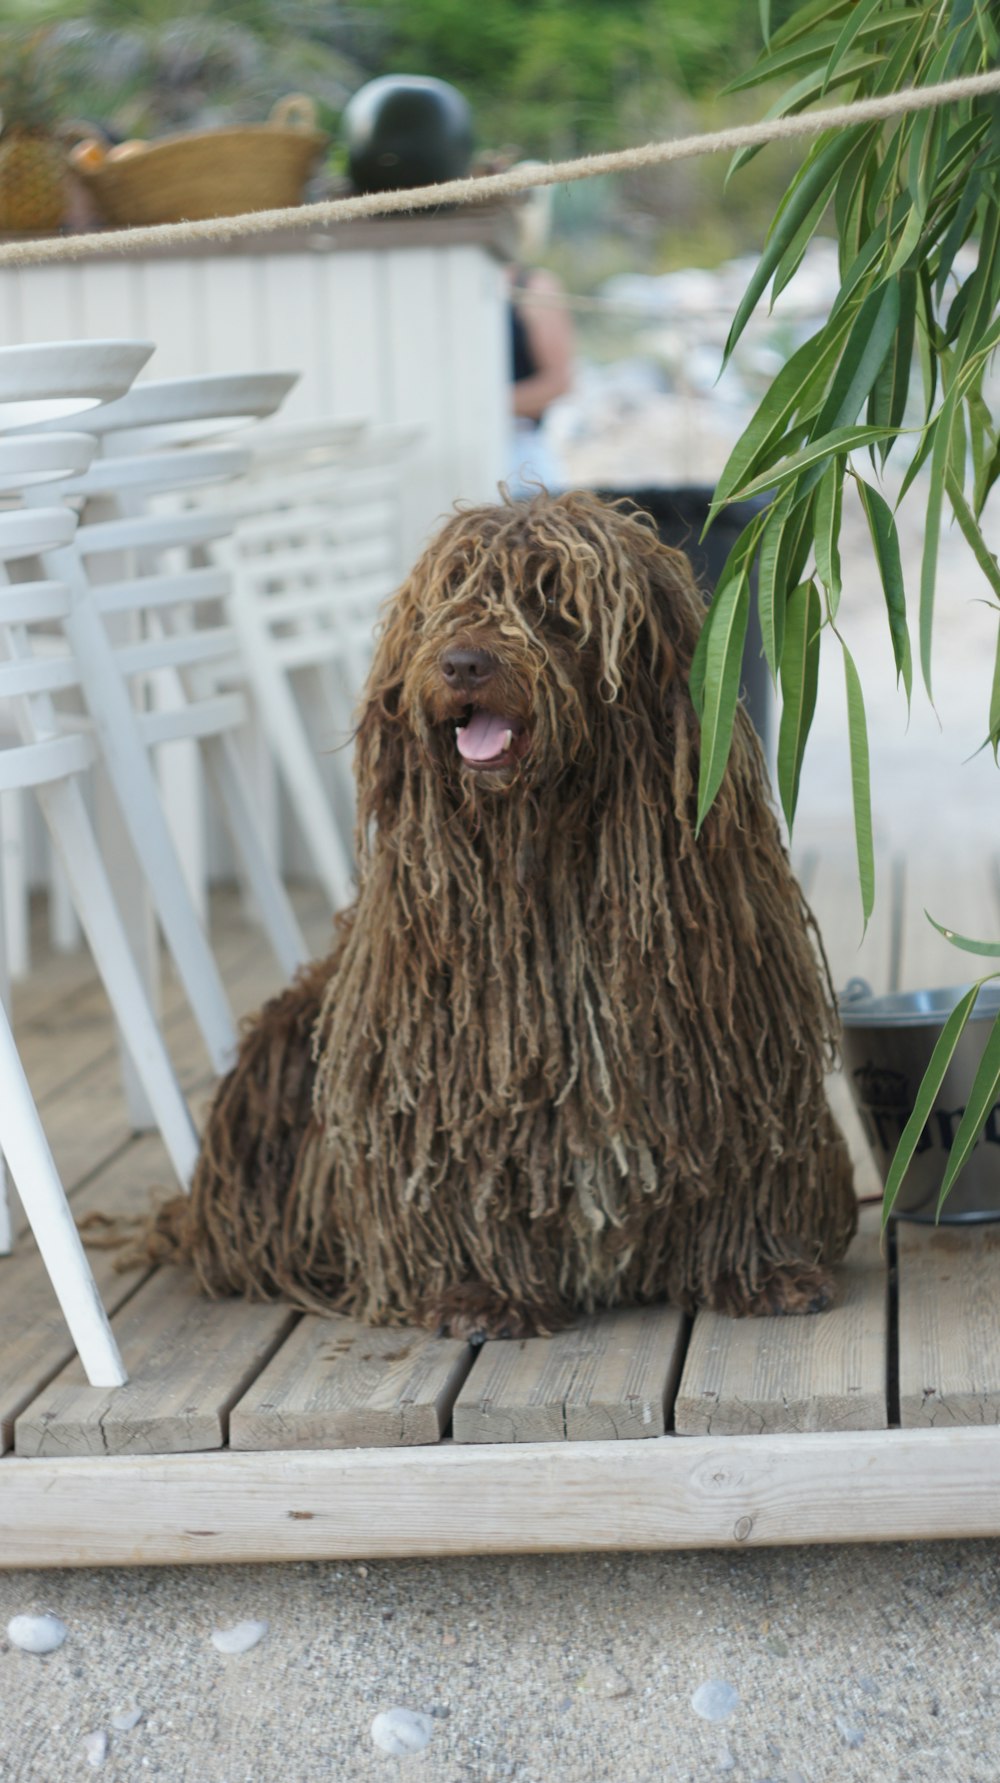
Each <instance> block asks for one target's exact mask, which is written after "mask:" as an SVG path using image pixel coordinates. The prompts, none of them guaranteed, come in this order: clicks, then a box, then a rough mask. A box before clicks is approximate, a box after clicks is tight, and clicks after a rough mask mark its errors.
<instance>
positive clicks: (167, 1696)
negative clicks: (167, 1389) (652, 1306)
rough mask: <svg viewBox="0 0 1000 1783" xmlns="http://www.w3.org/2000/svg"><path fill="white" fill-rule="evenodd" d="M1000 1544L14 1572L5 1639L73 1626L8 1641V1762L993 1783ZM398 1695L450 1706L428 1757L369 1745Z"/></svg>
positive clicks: (61, 1769) (998, 1747) (2, 1587)
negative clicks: (714, 1705) (32, 1643)
mask: <svg viewBox="0 0 1000 1783" xmlns="http://www.w3.org/2000/svg"><path fill="white" fill-rule="evenodd" d="M998 1560H1000V1544H998V1543H996V1542H988V1543H987V1542H978V1543H967V1544H964V1545H961V1546H959V1545H955V1544H950V1543H949V1544H942V1545H936V1546H932V1545H923V1546H916V1545H915V1546H902V1545H899V1546H889V1547H883V1548H840V1549H836V1548H813V1549H808V1548H807V1549H797V1550H791V1549H773V1550H768V1551H758V1552H755V1553H740V1554H738V1555H730V1554H726V1553H709V1554H666V1555H665V1554H658V1555H643V1554H632V1555H617V1556H614V1557H612V1558H606V1557H594V1556H588V1555H579V1556H575V1557H570V1558H563V1557H559V1558H551V1559H545V1558H542V1559H539V1558H537V1557H536V1558H531V1559H528V1558H517V1559H500V1560H497V1559H494V1560H485V1559H484V1560H448V1561H422V1562H407V1563H402V1562H396V1563H391V1562H385V1561H383V1562H379V1563H378V1564H372V1565H369V1566H368V1567H367V1568H362V1567H359V1566H357V1565H354V1564H351V1565H347V1566H343V1565H336V1564H331V1565H327V1566H323V1565H308V1566H289V1567H272V1568H266V1567H236V1568H226V1569H221V1568H220V1569H216V1570H210V1569H204V1570H195V1569H193V1568H181V1569H176V1570H164V1571H152V1570H147V1569H142V1570H137V1571H131V1572H125V1571H113V1572H104V1573H99V1572H86V1573H69V1572H61V1573H55V1572H52V1573H24V1574H20V1575H18V1574H5V1575H2V1576H0V1629H2V1628H5V1627H6V1624H7V1620H8V1618H9V1617H10V1616H12V1615H14V1614H15V1613H18V1612H21V1611H36V1610H39V1609H44V1608H48V1609H51V1610H54V1611H55V1612H56V1614H57V1615H59V1616H60V1617H61V1618H62V1620H63V1621H64V1622H65V1623H66V1625H67V1628H68V1630H69V1634H68V1638H67V1640H66V1643H65V1645H64V1646H63V1647H62V1648H61V1649H60V1651H59V1652H57V1653H54V1654H52V1655H51V1656H49V1657H47V1658H37V1657H35V1656H33V1655H30V1654H26V1653H21V1652H18V1651H17V1650H15V1649H14V1648H12V1647H11V1646H10V1644H9V1642H6V1641H3V1642H2V1643H0V1729H2V1731H0V1778H2V1779H3V1780H4V1783H29V1780H30V1783H57V1780H58V1783H61V1780H62V1779H64V1778H78V1777H85V1776H88V1775H91V1774H93V1770H97V1771H98V1772H99V1774H100V1775H101V1776H102V1777H104V1778H106V1779H107V1780H108V1783H112V1780H114V1783H118V1780H122V1783H125V1780H127V1783H143V1780H144V1779H145V1778H147V1777H149V1778H154V1777H155V1778H160V1779H162V1780H164V1783H279V1780H280V1783H376V1780H382V1783H392V1780H393V1779H396V1778H398V1779H399V1780H400V1783H404V1779H407V1778H411V1777H412V1778H413V1780H414V1783H417V1779H420V1780H421V1783H500V1780H506V1779H514V1780H515V1783H668V1780H669V1783H674V1780H676V1783H702V1780H703V1779H706V1780H707V1779H712V1778H715V1777H722V1776H729V1777H732V1778H733V1779H735V1780H736V1783H803V1780H805V1783H848V1780H853V1779H865V1780H866V1783H996V1779H997V1777H1000V1730H998V1726H997V1716H996V1698H997V1688H998V1683H1000V1620H998V1611H1000V1567H998ZM247 1618H266V1619H267V1621H268V1623H269V1630H268V1633H267V1634H266V1635H265V1636H264V1638H263V1640H261V1642H260V1643H259V1645H257V1646H256V1647H254V1648H253V1649H252V1651H250V1652H248V1653H246V1654H243V1655H242V1656H239V1657H231V1658H227V1657H224V1656H222V1655H221V1654H219V1653H218V1652H216V1651H215V1650H214V1648H213V1647H212V1645H211V1635H212V1631H213V1629H215V1628H217V1627H219V1626H224V1625H228V1624H231V1623H235V1622H239V1621H242V1620H244V1619H247ZM712 1680H724V1681H725V1682H726V1683H728V1684H729V1685H730V1686H731V1687H732V1689H733V1690H734V1691H735V1692H737V1693H738V1697H739V1701H738V1704H737V1706H736V1707H735V1709H734V1710H733V1712H732V1714H731V1715H730V1716H729V1718H728V1719H727V1720H726V1721H725V1722H722V1723H716V1724H713V1723H709V1722H705V1721H703V1720H700V1719H699V1717H698V1716H697V1715H696V1714H695V1712H694V1710H693V1709H692V1706H691V1698H692V1696H693V1695H694V1693H695V1692H696V1691H697V1690H698V1689H699V1688H700V1687H701V1686H702V1685H703V1684H705V1683H707V1682H710V1681H712ZM609 1690H615V1691H624V1694H621V1695H614V1696H608V1695H607V1694H606V1692H607V1691H609ZM133 1704H134V1705H136V1706H138V1707H140V1708H141V1709H142V1711H143V1718H142V1720H141V1721H140V1722H139V1723H138V1725H137V1726H136V1727H135V1728H133V1729H132V1730H131V1731H128V1732H115V1731H114V1730H112V1728H111V1718H112V1716H113V1715H115V1714H118V1713H119V1712H121V1711H124V1710H127V1709H128V1708H129V1707H130V1706H131V1705H133ZM397 1706H398V1707H402V1708H407V1709H411V1710H415V1711H417V1712H418V1713H421V1714H429V1715H430V1716H432V1718H433V1733H432V1735H431V1739H430V1742H429V1744H428V1745H427V1747H426V1749H425V1750H424V1751H422V1752H420V1753H419V1754H415V1755H412V1756H406V1757H402V1758H391V1757H386V1756H383V1755H382V1754H381V1753H379V1752H378V1751H377V1750H376V1748H375V1746H374V1745H373V1743H372V1739H371V1724H372V1721H373V1719H374V1717H375V1716H376V1714H378V1713H379V1712H381V1711H383V1710H386V1709H389V1708H392V1707H397ZM101 1730H106V1731H108V1733H109V1744H108V1754H107V1758H106V1761H105V1762H104V1763H103V1764H102V1765H100V1766H99V1767H92V1766H91V1763H90V1761H89V1760H88V1758H87V1756H86V1752H87V1747H86V1744H85V1742H86V1741H87V1739H88V1736H90V1735H93V1734H94V1733H99V1732H100V1731H101Z"/></svg>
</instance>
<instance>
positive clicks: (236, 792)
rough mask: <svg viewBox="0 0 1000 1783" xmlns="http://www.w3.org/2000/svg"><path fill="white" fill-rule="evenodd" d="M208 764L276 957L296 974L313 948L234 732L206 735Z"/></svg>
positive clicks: (287, 970) (291, 972)
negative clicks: (267, 838)
mask: <svg viewBox="0 0 1000 1783" xmlns="http://www.w3.org/2000/svg"><path fill="white" fill-rule="evenodd" d="M205 765H206V767H207V769H208V776H209V780H210V782H211V785H212V790H213V792H214V793H215V796H216V798H217V799H218V802H219V807H220V809H221V811H222V813H223V816H224V817H225V819H226V824H227V827H228V829H229V833H230V835H231V836H232V839H233V844H234V846H235V848H236V851H237V854H238V855H239V858H240V861H241V862H242V865H243V869H244V871H245V873H246V876H247V880H248V881H249V885H250V890H251V892H252V894H253V897H254V900H255V902H256V905H257V908H258V910H259V912H260V918H261V921H262V923H263V924H264V928H265V930H266V932H267V936H268V939H269V940H270V943H271V946H272V948H273V949H274V954H275V957H276V959H277V960H278V963H279V965H280V966H281V969H282V971H283V972H285V973H286V974H287V975H288V976H289V977H291V975H292V974H293V973H294V972H297V971H298V969H299V967H300V966H304V965H305V963H306V961H307V960H308V959H309V949H308V947H307V946H306V942H305V937H304V935H303V933H302V930H301V929H300V928H299V923H298V918H297V917H296V915H295V912H294V910H293V909H292V906H291V902H290V900H289V897H288V893H287V891H286V890H285V886H284V882H283V881H282V879H281V877H280V875H279V874H278V873H277V871H276V869H275V867H274V865H273V863H272V862H271V860H270V859H269V857H268V853H267V849H266V847H265V845H264V843H263V841H262V839H261V836H260V834H259V832H258V829H257V823H256V819H255V817H254V812H253V807H252V805H251V803H250V799H249V795H248V793H247V789H246V783H245V781H244V779H243V772H242V769H241V766H240V760H239V756H238V754H237V750H236V744H235V742H234V740H233V738H232V736H231V735H229V734H226V735H223V736H220V737H206V739H205Z"/></svg>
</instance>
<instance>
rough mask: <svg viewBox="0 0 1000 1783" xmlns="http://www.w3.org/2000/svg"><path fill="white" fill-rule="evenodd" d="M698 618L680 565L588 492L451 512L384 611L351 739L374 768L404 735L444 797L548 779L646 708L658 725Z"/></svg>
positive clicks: (592, 752)
mask: <svg viewBox="0 0 1000 1783" xmlns="http://www.w3.org/2000/svg"><path fill="white" fill-rule="evenodd" d="M666 583H670V584H671V587H672V592H673V593H676V595H677V597H678V598H677V599H676V600H673V599H672V598H671V594H670V593H669V592H668V594H667V595H666V597H665V594H664V589H665V584H666ZM673 584H676V588H675V589H674V588H673ZM672 609H673V611H672ZM699 617H700V608H699V603H698V597H697V595H696V594H695V593H694V591H693V587H692V585H691V582H690V576H689V575H688V573H687V571H686V565H685V564H684V560H683V559H680V558H678V557H677V554H676V553H673V552H669V551H666V550H665V548H664V547H663V546H662V545H660V544H659V542H658V540H657V539H656V537H655V534H653V533H652V531H651V530H650V529H649V528H648V527H647V526H645V525H641V524H640V523H639V522H637V521H636V520H634V519H632V518H630V517H629V516H628V515H626V514H623V513H620V512H619V511H617V510H616V509H614V508H612V507H609V506H607V505H605V504H604V503H602V502H600V501H598V500H597V499H596V498H595V497H593V496H588V495H584V494H575V495H566V496H558V497H550V496H544V495H542V496H538V497H536V498H535V499H534V500H532V501H529V502H519V503H514V504H512V503H509V502H507V503H504V504H502V505H498V506H496V507H490V508H480V509H475V510H470V511H467V512H465V513H461V514H458V515H457V516H456V517H455V518H454V519H453V520H451V521H450V522H449V523H448V524H447V525H446V526H445V528H444V529H443V531H442V532H441V533H440V534H439V535H438V538H437V539H436V540H435V542H434V544H433V545H432V546H431V547H430V548H429V550H428V551H427V552H425V554H424V556H423V558H422V559H421V561H420V563H419V564H418V565H417V566H416V569H415V570H414V572H413V574H412V575H411V577H410V579H409V581H408V582H407V583H406V584H405V585H404V587H403V589H402V590H401V591H400V594H399V595H398V596H397V597H396V601H395V602H394V604H393V607H392V608H391V610H390V612H389V615H388V618H387V622H386V626H385V629H384V631H383V634H382V637H381V639H380V643H379V647H378V651H377V654H376V660H375V664H374V667H373V671H372V677H371V681H370V684H369V691H368V698H367V704H366V709H365V714H364V717H363V719H362V726H361V735H362V740H364V738H365V733H366V727H368V729H369V730H370V729H371V728H372V727H373V726H377V727H378V728H379V729H380V730H381V731H382V737H381V739H380V746H377V747H376V749H375V754H376V755H377V756H380V757H381V759H382V766H383V769H384V768H385V766H386V765H387V764H386V755H387V753H390V754H391V753H392V750H391V748H390V743H391V741H392V740H395V742H396V743H397V744H405V740H406V738H407V737H408V738H409V741H410V744H411V745H415V746H416V748H417V750H418V751H419V754H420V757H421V759H422V760H423V761H424V762H426V763H429V764H430V765H432V766H433V768H434V769H435V771H436V773H437V774H438V775H439V776H440V777H441V778H442V779H443V780H444V781H446V782H447V783H448V784H449V785H450V786H452V787H454V789H455V792H456V795H457V796H458V797H462V796H463V793H468V792H469V791H470V790H472V789H473V788H475V789H477V790H478V791H482V792H484V793H494V794H503V793H506V792H511V791H514V790H515V789H517V788H518V787H528V788H532V789H541V788H543V787H544V786H546V785H552V784H554V783H555V782H556V781H557V780H559V779H560V777H561V776H562V775H563V774H564V773H565V771H566V769H567V768H570V767H572V766H579V765H582V764H587V763H588V762H592V761H593V760H594V759H595V758H596V756H597V755H598V754H602V755H607V753H608V750H609V748H613V747H614V741H613V733H614V730H615V727H616V726H617V727H618V728H619V731H621V732H622V735H623V746H626V743H625V741H624V738H625V734H626V733H627V732H628V729H629V726H632V727H633V728H634V726H635V724H636V722H637V720H641V716H642V710H645V709H646V708H652V707H653V706H654V705H655V703H656V702H657V701H659V703H660V721H661V723H662V722H663V720H664V707H663V698H664V694H665V692H666V689H667V687H668V686H669V684H670V683H671V682H672V680H673V679H674V677H675V675H676V672H677V668H678V660H679V658H685V657H686V658H687V659H688V660H689V658H690V651H691V650H692V649H693V645H694V638H695V635H696V632H697V623H698V618H699ZM640 709H642V710H640ZM647 716H648V714H647Z"/></svg>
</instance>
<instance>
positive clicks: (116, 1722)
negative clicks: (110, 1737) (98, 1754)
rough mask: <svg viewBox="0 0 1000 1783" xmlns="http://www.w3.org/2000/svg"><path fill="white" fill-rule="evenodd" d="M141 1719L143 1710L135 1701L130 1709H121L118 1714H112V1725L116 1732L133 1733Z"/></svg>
mask: <svg viewBox="0 0 1000 1783" xmlns="http://www.w3.org/2000/svg"><path fill="white" fill-rule="evenodd" d="M141 1720H142V1710H141V1709H140V1708H138V1707H137V1705H136V1704H134V1703H133V1705H132V1707H131V1708H130V1709H119V1711H118V1713H117V1715H112V1717H111V1725H112V1727H113V1728H114V1730H115V1732H116V1733H131V1732H132V1729H133V1727H138V1725H139V1723H140V1721H141Z"/></svg>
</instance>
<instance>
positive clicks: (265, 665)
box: [237, 617, 353, 910]
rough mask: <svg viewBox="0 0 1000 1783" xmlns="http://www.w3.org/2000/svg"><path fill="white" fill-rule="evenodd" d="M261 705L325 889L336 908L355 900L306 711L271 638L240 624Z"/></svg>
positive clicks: (253, 681) (283, 777) (333, 906)
mask: <svg viewBox="0 0 1000 1783" xmlns="http://www.w3.org/2000/svg"><path fill="white" fill-rule="evenodd" d="M237 624H238V626H239V633H240V638H241V641H242V643H243V645H244V648H245V651H246V656H247V660H248V662H249V665H250V668H251V671H252V674H251V685H252V688H253V697H254V702H255V704H256V705H257V707H258V709H259V711H260V715H261V719H262V721H263V724H264V727H265V730H266V731H267V738H268V742H269V743H270V745H271V748H272V750H273V752H274V756H275V759H276V761H277V763H278V766H279V768H280V770H281V777H282V780H283V782H284V785H285V790H286V792H287V794H288V797H289V799H290V801H291V803H292V807H293V809H294V811H295V815H296V817H297V818H298V820H299V823H300V825H301V827H302V833H303V835H304V837H305V841H306V846H307V847H308V849H309V852H310V854H311V855H312V858H313V862H314V864H315V867H316V871H317V873H318V874H319V877H320V880H321V882H322V885H323V889H324V891H325V892H326V895H327V897H328V898H329V900H330V904H331V906H332V908H333V909H334V910H343V909H344V908H345V906H346V905H347V904H349V903H350V901H351V896H352V877H353V875H352V870H351V861H350V856H349V855H348V853H347V850H346V849H345V847H344V845H343V842H342V841H341V839H340V836H339V834H338V833H337V827H336V823H335V821H334V817H333V813H332V811H331V809H330V801H329V799H328V798H327V795H326V788H325V787H324V785H323V779H322V776H321V774H320V772H319V769H318V768H317V766H316V760H315V757H314V755H313V751H312V746H311V744H310V743H309V739H308V737H307V735H306V730H305V725H304V723H303V720H302V714H301V712H300V711H299V707H298V704H297V702H296V699H295V696H294V694H293V693H292V690H291V688H290V687H289V685H288V682H287V680H286V678H285V675H284V673H283V671H282V670H280V669H276V668H275V666H274V664H273V663H272V662H268V660H267V641H266V639H263V638H261V637H259V636H258V633H257V628H256V627H251V626H249V625H241V624H239V619H238V617H237Z"/></svg>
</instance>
